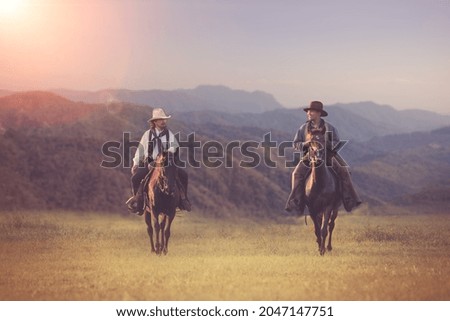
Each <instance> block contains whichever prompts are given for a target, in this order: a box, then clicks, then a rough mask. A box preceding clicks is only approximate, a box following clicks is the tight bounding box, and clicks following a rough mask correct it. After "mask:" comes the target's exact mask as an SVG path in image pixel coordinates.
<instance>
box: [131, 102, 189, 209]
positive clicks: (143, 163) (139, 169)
mask: <svg viewBox="0 0 450 321" xmlns="http://www.w3.org/2000/svg"><path fill="white" fill-rule="evenodd" d="M170 117H171V116H170V115H166V113H165V112H164V110H163V109H162V108H154V109H153V112H152V118H150V119H149V120H148V122H149V123H150V129H149V130H147V131H146V132H145V133H144V135H142V138H141V141H140V143H139V147H138V149H137V150H136V153H135V155H134V158H133V167H132V168H131V174H132V176H131V183H132V188H133V196H132V197H131V198H130V199H128V201H127V202H126V204H127V206H128V209H129V210H130V212H132V213H135V214H138V215H142V214H143V213H144V195H143V190H144V186H142V185H143V184H141V182H143V180H144V178H145V177H146V176H147V174H149V173H150V174H149V176H150V175H151V173H152V172H153V169H154V161H155V160H156V157H157V156H158V155H159V154H161V153H162V152H164V151H165V152H168V153H169V154H172V155H175V153H176V152H177V150H178V147H179V144H178V141H177V139H176V138H175V135H174V134H173V133H172V132H171V131H170V130H169V129H168V128H167V120H168V119H169V118H170ZM177 174H178V175H177V186H178V188H179V189H180V196H181V197H180V203H179V204H178V207H179V208H180V209H181V210H185V211H188V212H190V211H191V204H190V202H189V199H188V197H187V187H188V175H187V172H186V171H185V170H184V169H182V168H177Z"/></svg>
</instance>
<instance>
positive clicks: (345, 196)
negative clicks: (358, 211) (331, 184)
mask: <svg viewBox="0 0 450 321" xmlns="http://www.w3.org/2000/svg"><path fill="white" fill-rule="evenodd" d="M333 169H334V171H335V172H336V174H337V176H338V178H339V181H340V182H341V187H342V192H341V194H342V203H343V205H344V208H345V210H346V211H347V212H351V210H352V209H354V208H356V207H358V206H359V205H360V204H361V203H362V201H361V199H360V198H359V195H358V193H357V192H356V190H355V188H354V186H353V183H352V179H351V176H350V171H349V170H348V167H346V166H340V165H339V164H337V162H335V161H334V162H333Z"/></svg>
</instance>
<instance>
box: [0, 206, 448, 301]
mask: <svg viewBox="0 0 450 321" xmlns="http://www.w3.org/2000/svg"><path fill="white" fill-rule="evenodd" d="M313 234H314V233H313V227H312V224H311V223H309V225H308V226H305V225H304V221H303V218H301V219H296V220H295V219H290V220H288V219H286V222H284V223H280V222H278V223H277V222H273V221H264V222H255V221H249V220H241V221H230V220H214V219H211V218H204V217H201V216H198V215H195V214H186V215H184V216H181V217H177V218H176V219H175V221H174V224H173V229H172V238H171V243H170V245H169V254H168V255H167V256H161V257H157V256H155V255H154V254H151V253H150V248H149V242H148V236H147V232H146V227H145V223H144V221H143V219H142V218H139V217H126V216H121V215H106V214H103V215H102V214H95V213H86V214H75V213H56V212H55V213H2V214H0V256H1V260H0V272H1V275H0V299H1V300H450V281H449V278H448V276H449V275H450V257H449V253H450V237H449V236H450V221H449V217H448V216H439V215H427V216H425V215H422V216H421V215H411V216H366V215H356V214H352V215H341V216H340V217H338V219H337V225H336V230H335V235H334V236H335V237H334V249H333V252H332V253H326V255H325V256H324V257H321V256H320V255H319V254H318V251H317V247H316V243H315V241H314V235H313Z"/></svg>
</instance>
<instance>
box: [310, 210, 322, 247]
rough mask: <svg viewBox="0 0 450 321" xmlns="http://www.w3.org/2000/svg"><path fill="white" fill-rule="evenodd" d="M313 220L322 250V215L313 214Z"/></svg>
mask: <svg viewBox="0 0 450 321" xmlns="http://www.w3.org/2000/svg"><path fill="white" fill-rule="evenodd" d="M311 219H312V221H313V222H314V233H315V234H316V242H317V245H318V246H319V250H320V227H321V225H322V215H317V214H311Z"/></svg>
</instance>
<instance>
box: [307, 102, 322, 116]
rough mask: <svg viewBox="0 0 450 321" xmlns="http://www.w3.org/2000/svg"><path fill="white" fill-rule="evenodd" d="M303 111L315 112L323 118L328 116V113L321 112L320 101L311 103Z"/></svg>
mask: <svg viewBox="0 0 450 321" xmlns="http://www.w3.org/2000/svg"><path fill="white" fill-rule="evenodd" d="M303 110H304V111H308V110H315V111H318V112H320V116H322V117H325V116H328V113H327V112H326V111H325V110H323V104H322V103H321V102H320V101H312V102H311V103H310V104H309V108H308V107H307V108H303Z"/></svg>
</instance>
